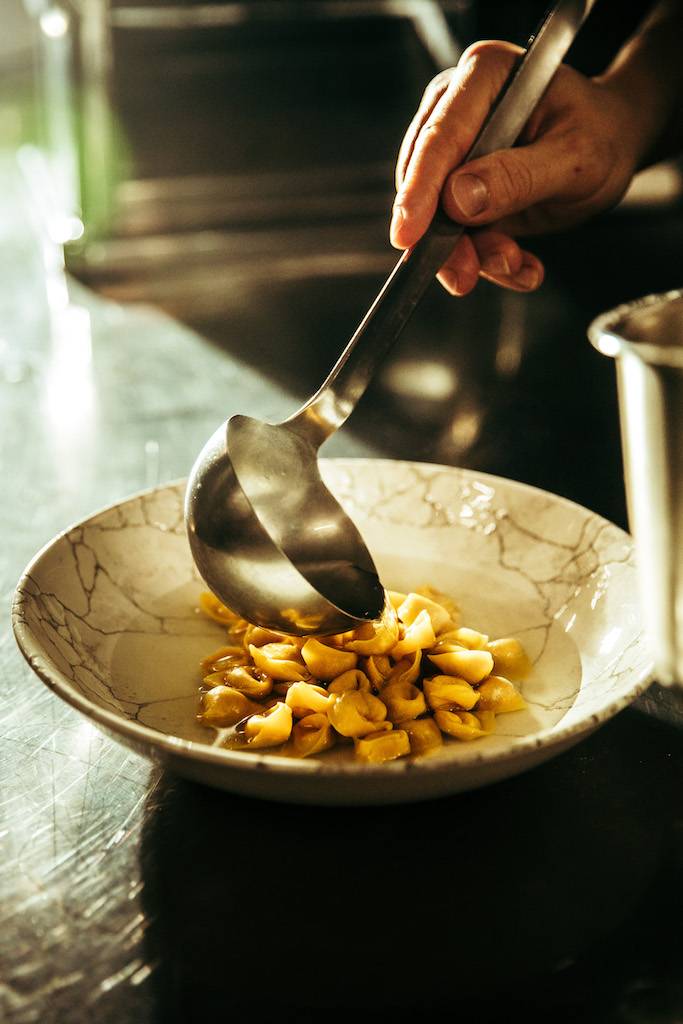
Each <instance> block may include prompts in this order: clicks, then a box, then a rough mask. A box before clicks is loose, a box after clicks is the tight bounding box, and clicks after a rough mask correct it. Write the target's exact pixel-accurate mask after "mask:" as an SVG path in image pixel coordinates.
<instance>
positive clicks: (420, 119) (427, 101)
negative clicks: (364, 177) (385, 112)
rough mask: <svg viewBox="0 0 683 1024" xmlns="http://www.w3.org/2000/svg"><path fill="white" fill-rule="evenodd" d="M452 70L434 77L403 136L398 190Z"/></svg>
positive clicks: (398, 163) (398, 162) (397, 166)
mask: <svg viewBox="0 0 683 1024" xmlns="http://www.w3.org/2000/svg"><path fill="white" fill-rule="evenodd" d="M452 71H453V69H452V68H449V69H448V70H447V71H442V72H441V74H439V75H437V76H436V78H433V79H432V80H431V82H430V83H429V85H428V86H427V88H426V89H425V91H424V94H423V96H422V100H421V102H420V106H419V107H418V109H417V113H416V114H415V117H414V118H413V120H412V121H411V122H410V124H409V125H408V130H407V131H406V133H405V135H404V137H403V142H402V143H401V148H400V149H399V151H398V158H397V160H396V191H397V192H398V191H399V190H400V188H401V186H402V185H403V181H404V178H405V176H406V171H407V170H408V165H409V163H410V159H411V157H412V155H413V149H414V147H415V140H416V139H417V137H418V135H419V134H420V132H421V130H422V127H423V125H424V124H425V122H426V121H427V119H428V118H429V116H430V115H431V113H432V112H433V110H434V107H435V106H436V104H437V103H438V102H439V100H440V99H441V97H442V96H443V94H444V93H445V92H446V89H447V88H448V83H449V81H450V79H451V75H452Z"/></svg>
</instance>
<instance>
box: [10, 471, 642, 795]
mask: <svg viewBox="0 0 683 1024" xmlns="http://www.w3.org/2000/svg"><path fill="white" fill-rule="evenodd" d="M322 468H323V475H324V477H325V479H326V482H327V483H328V486H330V487H331V488H332V490H333V491H334V492H335V493H336V494H337V496H338V498H339V499H340V500H341V502H342V504H343V505H344V506H345V508H346V509H347V511H348V512H349V513H350V515H351V516H352V517H353V518H354V520H355V521H356V522H357V524H358V526H359V528H360V529H361V531H362V533H363V535H364V537H365V539H366V541H367V543H368V546H369V548H370V550H371V551H372V554H373V556H374V557H375V560H376V563H377V566H378V569H379V572H380V576H381V579H382V582H383V583H384V585H385V586H386V587H388V588H392V589H396V590H410V589H414V588H415V587H418V586H420V585H422V584H432V585H433V586H435V587H438V588H439V589H440V590H443V591H446V592H447V593H449V594H450V595H452V596H453V597H454V598H455V599H456V600H457V601H458V603H459V604H460V607H461V609H462V621H463V623H464V624H466V625H470V626H473V627H475V628H478V629H480V630H482V631H483V632H486V633H489V634H490V635H491V636H492V637H499V636H516V637H519V638H520V640H522V642H523V643H524V645H525V647H526V649H527V651H528V652H529V654H530V655H531V658H532V659H533V663H534V668H533V672H532V674H531V676H530V677H529V678H528V679H527V680H526V681H525V682H524V683H523V685H522V691H523V694H524V696H525V698H526V701H527V703H528V708H527V710H525V711H519V712H515V713H513V714H507V715H501V716H499V717H498V718H497V719H496V724H497V732H496V733H495V735H492V736H490V737H487V738H485V739H482V740H477V741H474V742H472V743H459V742H457V741H455V740H453V741H448V742H447V743H446V744H445V745H444V747H443V749H442V750H441V751H440V752H439V753H437V754H432V755H429V756H427V757H425V758H423V759H417V760H414V761H410V760H403V761H394V762H391V763H388V764H386V765H381V766H377V767H374V766H367V765H362V764H358V763H356V762H354V761H353V760H352V757H351V752H350V751H349V752H348V756H347V755H346V754H342V755H341V756H340V755H339V754H338V753H336V752H335V751H332V752H330V753H329V754H327V755H322V756H320V757H319V758H309V759H305V760H295V759H291V758H284V757H278V756H274V755H269V754H268V753H267V752H264V753H262V754H256V753H245V752H239V751H229V750H224V749H221V748H219V747H217V746H212V741H213V739H214V733H213V731H211V730H207V729H205V728H203V727H201V726H199V725H198V724H197V722H196V719H195V715H196V712H197V687H198V685H199V682H200V676H199V671H198V661H199V659H200V658H201V657H202V656H203V655H205V654H207V653H209V652H210V651H211V650H213V649H214V648H215V647H217V646H219V645H220V644H221V643H222V642H223V639H222V638H223V636H224V633H223V630H222V629H221V627H220V626H218V625H216V624H215V623H212V622H210V621H208V620H206V619H205V618H204V617H202V616H200V615H199V614H198V613H197V611H196V604H197V597H198V594H199V593H200V591H201V590H202V589H204V588H203V586H202V583H201V580H200V579H199V578H198V576H197V573H196V570H195V568H194V565H193V562H192V559H191V556H190V551H189V546H188V543H187V540H186V536H185V528H184V523H183V494H184V485H183V483H182V482H179V483H175V484H170V485H168V486H164V487H158V488H156V489H155V490H152V491H147V492H145V493H143V494H140V495H137V496H135V497H131V498H128V499H127V500H125V501H122V502H121V503H120V504H117V505H114V506H113V507H111V508H108V509H105V510H104V511H102V512H98V513H97V514H95V515H93V516H92V517H91V518H89V519H87V520H85V521H84V522H82V523H79V524H78V525H76V526H74V527H72V528H71V529H69V530H67V531H66V532H65V533H63V534H60V535H59V536H58V537H56V538H55V539H54V540H53V541H51V542H50V543H49V544H48V545H47V546H46V547H45V548H43V550H42V551H41V552H39V553H38V554H37V555H36V556H35V558H34V559H33V560H32V562H31V563H30V564H29V566H28V567H27V568H26V570H25V572H24V574H23V575H22V578H21V580H20V582H19V584H18V587H17V592H16V595H15V602H14V608H13V625H14V630H15V634H16V638H17V641H18V643H19V646H20V647H21V650H22V651H23V653H24V655H25V657H26V659H27V660H28V662H29V664H30V665H31V667H32V668H33V669H34V671H35V672H36V673H37V674H38V675H39V676H40V678H41V679H42V680H43V681H44V682H45V683H46V684H47V685H48V686H49V687H50V688H51V689H53V690H54V691H55V692H56V693H57V694H58V695H59V696H60V697H62V698H64V699H65V700H67V701H68V702H69V703H70V704H72V705H73V706H74V707H76V708H78V709H79V711H81V712H83V714H85V715H87V716H88V718H90V719H91V720H92V721H93V722H95V723H96V724H97V725H98V726H99V727H100V728H101V729H103V730H104V731H105V732H107V733H109V734H110V735H111V736H113V737H114V738H115V739H117V740H120V741H121V742H123V743H126V744H128V745H130V746H131V747H133V748H134V749H135V750H137V751H139V752H140V753H142V754H145V755H147V756H148V757H150V758H153V759H156V760H159V761H161V762H163V763H164V764H165V765H167V766H168V767H169V768H171V769H172V770H174V771H176V772H178V773H179V774H181V775H184V776H187V777H189V778H192V779H196V780H199V781H201V782H205V783H207V784H209V785H212V786H218V787H222V788H224V789H227V790H231V791H233V792H239V793H244V794H248V795H252V796H259V797H265V798H271V799H275V800H284V801H292V802H301V803H321V804H343V803H346V804H356V803H357V804H361V803H365V804H368V803H391V802H402V801H409V800H417V799H424V798H428V797H433V796H438V795H441V794H446V793H456V792H459V791H462V790H467V789H473V788H476V787H478V786H482V785H485V784H487V783H490V782H493V781H495V780H497V779H501V778H504V777H506V776H510V775H514V774H516V773H518V772H521V771H524V770H526V769H528V768H531V767H533V766H534V765H536V764H538V763H540V762H542V761H545V760H547V759H548V758H550V757H553V756H555V755H556V754H559V753H560V752H561V751H563V750H565V749H567V748H568V747H570V746H571V745H572V744H574V743H576V742H577V741H579V740H581V739H582V738H583V737H585V736H586V735H587V734H588V733H590V732H592V731H593V730H594V729H595V728H596V727H597V726H599V725H600V724H601V723H603V722H605V721H606V720H607V719H609V718H610V717H612V716H613V715H614V714H616V712H618V711H619V710H620V709H621V708H623V707H624V706H625V705H627V704H628V703H629V702H630V701H632V700H633V699H634V698H635V697H636V696H638V694H640V693H641V692H642V691H643V690H644V689H645V688H646V686H647V684H648V682H649V680H650V678H651V672H652V664H651V658H650V654H649V651H648V649H647V648H646V646H645V643H644V641H643V638H642V636H641V628H640V622H639V615H638V600H637V592H636V575H635V568H634V564H633V548H632V543H631V539H630V537H629V536H628V535H627V534H626V533H624V532H623V531H622V530H619V529H618V528H617V527H616V526H614V525H613V524H611V523H609V522H607V521H606V520H604V519H602V518H600V517H599V516H596V515H594V514H593V513H591V512H589V511H587V510H586V509H584V508H582V507H580V506H578V505H575V504H572V503H571V502H568V501H566V500H564V499H561V498H558V497H556V496H554V495H552V494H548V493H546V492H544V491H540V490H537V489H534V488H531V487H527V486H525V485H522V484H519V483H514V482H512V481H509V480H504V479H500V478H498V477H493V476H487V475H485V474H480V473H474V472H469V471H466V470H460V469H453V468H449V467H443V466H436V465H428V464H422V463H410V462H398V461H390V460H374V459H358V460H355V459H348V460H344V459H341V460H327V461H326V460H323V462H322Z"/></svg>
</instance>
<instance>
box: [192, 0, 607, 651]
mask: <svg viewBox="0 0 683 1024" xmlns="http://www.w3.org/2000/svg"><path fill="white" fill-rule="evenodd" d="M593 2H594V0H584V2H577V0H564V2H561V3H559V4H558V5H557V6H556V7H555V8H554V9H553V10H552V11H551V12H550V13H549V14H548V15H547V16H546V18H545V19H544V21H543V22H542V24H541V26H540V27H539V29H538V30H537V32H536V33H535V35H534V36H532V38H531V39H530V41H529V44H528V48H527V49H526V51H525V53H524V54H523V55H522V56H521V57H520V59H519V61H518V62H517V64H516V66H515V67H514V68H513V69H512V71H511V73H510V75H509V77H508V79H507V81H506V83H505V85H504V86H503V88H502V90H501V92H500V95H499V97H498V100H497V101H496V103H495V105H494V107H493V108H492V110H491V112H490V113H489V116H488V118H487V119H486V121H485V123H484V125H483V127H482V129H481V131H480V133H479V135H478V137H477V139H476V141H475V143H474V145H473V146H472V148H471V150H470V152H469V153H468V155H467V158H466V159H467V160H472V159H474V158H475V157H480V156H484V155H486V154H488V153H491V152H493V151H494V150H497V149H503V148H507V147H509V146H511V145H512V144H513V143H514V142H515V140H516V139H517V137H518V135H519V133H520V132H521V130H522V128H523V127H524V125H525V124H526V122H527V120H528V118H529V116H530V114H531V112H532V111H533V109H534V107H535V106H536V104H537V103H538V101H539V99H540V98H541V96H542V95H543V93H544V91H545V89H546V87H547V86H548V84H549V82H550V80H551V78H552V77H553V75H554V73H555V71H556V70H557V68H558V66H559V64H560V63H561V61H562V59H563V57H564V55H565V53H566V52H567V50H568V48H569V46H570V44H571V42H572V40H573V39H574V36H575V35H576V33H577V31H578V30H579V28H580V26H581V25H582V23H583V21H584V19H585V18H586V17H587V15H588V13H589V11H590V9H591V7H592V6H593ZM463 230H464V229H463V227H462V226H460V225H458V224H455V223H454V222H453V221H451V220H449V218H448V217H446V215H445V214H444V213H443V212H442V211H441V210H439V211H438V212H437V214H436V216H435V217H434V219H433V221H432V223H431V225H430V227H429V229H428V231H427V232H426V234H425V235H424V236H423V237H422V238H421V239H420V241H419V242H418V243H417V245H415V246H414V247H413V248H412V249H410V250H406V251H405V252H404V253H403V255H402V256H401V258H400V259H399V261H398V263H397V264H396V266H395V268H394V270H393V271H392V273H391V275H390V276H389V278H388V280H387V281H386V283H385V284H384V286H383V288H382V290H381V291H380V293H379V295H378V296H377V298H376V299H375V301H374V303H373V305H372V306H371V308H370V310H369V311H368V313H367V314H366V316H365V317H364V319H363V321H362V322H361V324H360V326H359V327H358V329H357V330H356V332H355V334H354V335H353V337H352V338H351V340H350V341H349V343H348V345H347V346H346V348H345V349H344V351H343V352H342V354H341V356H340V358H339V360H338V361H337V363H336V365H335V366H334V368H333V369H332V371H331V372H330V374H329V376H328V377H327V379H326V380H325V381H324V383H323V384H322V386H321V387H320V388H319V390H318V391H317V392H316V393H315V394H314V395H313V396H312V398H310V399H309V400H308V401H307V402H306V403H305V404H304V405H303V406H302V407H301V408H300V409H299V410H298V411H297V412H295V413H294V414H293V415H292V416H290V417H289V419H287V420H285V421H284V422H283V423H276V424H270V423H263V422H262V421H260V420H256V419H252V418H251V417H249V416H241V415H238V416H233V417H231V419H230V420H228V421H227V423H224V424H222V426H221V427H220V428H219V429H218V430H217V431H216V432H215V433H214V434H213V436H212V437H211V438H210V439H209V440H208V442H207V443H206V445H205V446H204V448H203V449H202V451H201V452H200V454H199V456H198V458H197V460H196V462H195V464H194V466H193V467H192V470H191V472H190V476H189V480H188V485H187V492H186V498H185V521H186V525H187V530H188V536H189V541H190V547H191V549H192V554H193V557H194V560H195V563H196V565H197V568H198V569H199V572H200V573H201V575H202V577H203V578H204V580H205V582H206V584H207V585H208V586H209V587H210V589H211V590H212V591H213V592H214V593H215V594H216V596H217V597H218V598H220V600H221V601H223V602H224V603H225V604H226V605H228V606H229V607H230V608H232V609H233V610H234V611H236V612H238V613H239V614H240V615H242V616H243V617H244V618H245V619H247V620H248V621H249V622H253V623H256V624H258V625H261V626H266V627H269V628H271V629H277V630H282V631H284V632H287V633H290V634H297V635H301V636H303V635H307V634H311V633H321V634H325V633H335V632H340V631H343V630H347V629H353V628H355V627H357V626H358V625H360V624H362V623H363V622H367V621H371V620H373V619H377V618H379V617H380V615H381V613H382V610H383V607H384V601H385V597H384V589H383V587H382V584H381V583H380V581H379V578H378V575H377V570H376V568H375V565H374V562H373V560H372V557H371V555H370V553H369V551H368V550H367V547H366V546H365V543H364V542H363V538H362V537H361V535H360V533H359V531H358V529H357V528H356V526H355V525H354V523H353V522H352V521H351V519H350V518H349V517H348V515H347V514H346V512H344V510H343V509H342V507H341V505H340V504H339V503H338V502H337V500H336V498H335V497H334V496H333V495H332V494H331V492H330V491H329V490H328V489H327V487H326V486H325V485H324V483H323V481H322V479H321V477H320V472H319V468H318V459H317V455H318V449H319V448H320V446H321V444H322V443H323V442H324V441H325V440H326V439H327V438H328V437H329V436H330V434H332V433H334V431H335V430H337V429H338V428H339V427H340V426H341V425H342V424H343V423H344V421H345V420H346V418H347V417H348V416H349V414H350V413H351V411H352V410H353V409H354V407H355V405H356V403H357V402H358V400H359V398H360V397H361V395H362V394H363V392H364V391H365V389H366V387H367V385H368V383H369V381H370V379H371V377H372V375H373V373H374V372H375V370H376V368H377V367H378V365H379V364H380V363H381V361H382V360H383V359H384V358H385V356H386V355H387V353H388V351H389V349H390V348H391V346H392V345H393V344H394V342H395V341H396V339H397V338H398V336H399V334H400V332H401V330H402V328H403V327H404V325H405V324H406V322H407V320H408V318H409V317H410V315H411V313H412V312H413V310H414V309H415V307H416V306H417V303H418V302H419V300H420V299H421V297H422V295H423V294H424V292H425V290H426V288H427V286H428V285H429V284H430V282H431V281H432V279H433V278H434V275H435V274H436V273H437V271H438V270H439V269H440V267H442V266H443V264H444V263H445V262H446V260H447V258H448V256H449V255H450V254H451V252H452V251H453V248H454V246H455V243H456V242H457V240H458V238H459V237H460V235H461V234H462V233H463Z"/></svg>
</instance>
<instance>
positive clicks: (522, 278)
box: [515, 266, 539, 288]
mask: <svg viewBox="0 0 683 1024" xmlns="http://www.w3.org/2000/svg"><path fill="white" fill-rule="evenodd" d="M538 280H539V273H538V271H537V270H536V268H535V267H528V266H527V267H522V269H521V270H520V271H519V273H518V274H515V282H516V283H517V284H518V285H519V286H520V288H535V287H536V285H537V284H538Z"/></svg>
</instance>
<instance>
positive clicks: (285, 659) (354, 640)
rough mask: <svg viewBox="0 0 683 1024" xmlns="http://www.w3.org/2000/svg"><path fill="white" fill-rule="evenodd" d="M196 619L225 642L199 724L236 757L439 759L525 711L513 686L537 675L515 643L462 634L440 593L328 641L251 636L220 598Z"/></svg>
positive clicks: (393, 608)
mask: <svg viewBox="0 0 683 1024" xmlns="http://www.w3.org/2000/svg"><path fill="white" fill-rule="evenodd" d="M200 608H201V610H202V611H203V612H204V613H205V614H207V615H209V616H210V617H211V618H213V619H214V620H215V621H217V622H220V623H222V624H224V625H225V626H226V627H227V630H228V637H227V643H226V644H225V646H223V647H220V648H219V649H218V650H216V651H214V652H213V653H212V654H209V655H207V657H205V658H203V659H202V661H201V669H202V673H203V685H202V687H201V691H200V693H201V697H200V710H199V714H198V716H197V717H198V720H199V722H201V723H202V724H203V725H206V726H209V727H211V728H214V729H218V730H224V733H221V735H220V737H219V739H218V741H217V742H219V743H224V744H225V745H227V746H229V747H231V748H233V749H234V748H238V749H244V750H249V749H255V750H268V749H273V750H275V752H277V753H278V754H279V755H281V756H292V757H311V756H317V755H319V754H323V753H324V752H325V751H327V750H329V749H330V748H331V747H332V746H334V745H335V744H337V743H340V744H342V746H343V745H344V744H346V745H347V746H350V745H352V749H353V752H354V755H355V757H356V759H357V760H359V761H361V762H363V763H366V764H368V765H377V764H383V763H384V762H387V761H392V760H394V759H396V758H402V757H408V756H410V757H422V756H425V755H429V754H432V753H434V752H435V751H437V750H438V749H439V748H440V747H442V746H443V744H444V736H445V737H447V741H448V742H450V740H448V737H451V738H452V739H454V740H457V741H461V742H462V741H472V740H478V739H483V738H485V737H486V736H488V735H490V733H492V732H493V731H494V729H495V719H496V716H497V715H499V714H503V713H507V712H513V711H520V710H522V709H524V708H525V707H526V703H525V701H524V698H523V696H522V694H521V693H520V691H519V689H518V688H517V686H516V685H515V682H514V681H513V680H519V679H521V678H523V677H524V676H526V675H527V674H528V673H529V671H530V670H531V662H530V659H529V657H528V655H527V653H526V651H525V650H524V648H523V646H522V644H521V643H520V642H519V640H517V639H515V638H513V637H502V638H500V639H493V640H491V639H490V636H489V635H488V634H487V633H483V632H481V631H480V630H478V629H473V628H471V627H470V626H465V625H462V624H461V623H460V614H459V610H458V606H457V604H456V603H455V602H454V601H453V600H452V598H449V597H448V596H447V595H445V594H442V593H440V592H439V591H437V590H435V589H434V588H432V587H421V588H419V589H417V590H415V591H411V592H409V593H403V592H400V591H387V594H386V606H385V610H384V614H383V616H382V618H381V620H379V621H377V622H373V623H367V624H364V625H362V626H360V627H359V628H358V629H355V630H348V631H347V632H345V633H336V634H333V635H331V636H321V637H297V636H289V635H288V634H285V633H281V632H277V631H275V630H271V629H264V628H263V627H261V626H255V625H252V624H250V623H248V622H245V621H244V619H241V618H240V617H239V616H238V615H236V614H234V613H233V612H232V611H231V610H230V609H229V608H226V607H225V606H224V605H222V604H221V603H220V601H218V599H217V598H215V597H214V595H213V594H203V595H202V597H201V599H200ZM292 615H293V618H292V621H293V622H294V621H295V620H296V621H298V620H297V619H296V615H295V612H294V610H293V612H292Z"/></svg>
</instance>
